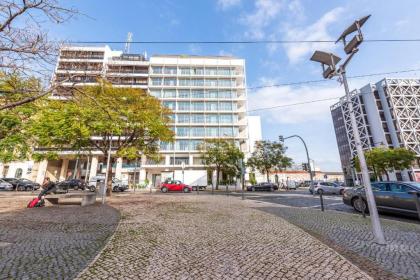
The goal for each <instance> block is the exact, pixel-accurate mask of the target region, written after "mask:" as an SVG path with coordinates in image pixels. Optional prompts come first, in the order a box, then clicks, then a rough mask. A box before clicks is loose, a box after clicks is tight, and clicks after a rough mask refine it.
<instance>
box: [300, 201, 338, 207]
mask: <svg viewBox="0 0 420 280" xmlns="http://www.w3.org/2000/svg"><path fill="white" fill-rule="evenodd" d="M335 205H344V204H343V203H342V202H341V203H331V204H325V205H324V207H326V206H335ZM317 207H321V205H314V206H305V207H301V208H317Z"/></svg>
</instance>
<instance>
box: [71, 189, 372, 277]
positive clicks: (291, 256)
mask: <svg viewBox="0 0 420 280" xmlns="http://www.w3.org/2000/svg"><path fill="white" fill-rule="evenodd" d="M111 205H112V206H114V207H116V208H117V209H119V210H120V211H121V215H122V216H121V217H122V220H121V222H120V225H119V227H118V229H117V232H116V233H115V235H114V237H113V238H112V240H111V241H110V242H109V243H108V245H107V247H106V248H105V249H104V251H103V252H102V254H101V255H100V257H99V258H98V259H97V260H96V261H95V262H94V263H93V264H92V265H91V266H90V267H89V268H88V269H87V270H86V271H84V273H82V274H81V275H80V277H79V279H371V278H370V277H369V276H368V275H367V274H366V273H364V272H362V271H361V270H360V269H359V268H357V267H356V266H354V265H353V264H352V263H350V262H349V261H347V260H346V259H345V258H344V257H342V256H341V255H339V254H338V253H336V252H335V251H334V250H332V249H330V248H329V247H327V246H326V245H324V244H323V243H321V242H320V241H318V240H317V239H315V238H313V237H312V236H310V235H309V234H307V233H305V232H304V231H303V230H301V229H299V228H298V227H296V226H293V225H291V224H290V223H288V222H286V221H285V220H283V219H281V218H278V217H276V216H274V215H271V214H267V213H264V212H262V211H259V210H255V209H252V208H251V207H250V205H248V202H242V201H240V200H239V199H237V198H234V197H232V196H231V197H223V196H211V195H204V194H200V195H196V194H186V195H185V194H166V195H162V194H153V195H140V196H139V195H136V196H124V197H115V198H113V199H112V203H111ZM314 260H316V261H314Z"/></svg>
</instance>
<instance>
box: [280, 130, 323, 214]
mask: <svg viewBox="0 0 420 280" xmlns="http://www.w3.org/2000/svg"><path fill="white" fill-rule="evenodd" d="M293 137H296V138H299V139H300V141H302V143H303V146H304V147H305V151H306V159H307V160H308V171H309V176H310V178H311V187H313V186H314V175H313V173H312V167H311V159H310V157H309V152H308V147H307V146H306V143H305V141H304V140H303V138H302V137H300V136H299V135H292V136H289V137H284V136H282V135H280V136H279V141H280V142H282V143H283V142H284V140H286V139H289V138H293ZM320 199H321V210H322V211H324V206H323V205H324V203H323V202H322V196H320Z"/></svg>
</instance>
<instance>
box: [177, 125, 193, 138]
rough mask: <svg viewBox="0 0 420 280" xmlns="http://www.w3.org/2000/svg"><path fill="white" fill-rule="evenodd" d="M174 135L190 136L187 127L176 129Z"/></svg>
mask: <svg viewBox="0 0 420 280" xmlns="http://www.w3.org/2000/svg"><path fill="white" fill-rule="evenodd" d="M176 135H177V136H190V128H189V127H183V126H180V127H177V128H176Z"/></svg>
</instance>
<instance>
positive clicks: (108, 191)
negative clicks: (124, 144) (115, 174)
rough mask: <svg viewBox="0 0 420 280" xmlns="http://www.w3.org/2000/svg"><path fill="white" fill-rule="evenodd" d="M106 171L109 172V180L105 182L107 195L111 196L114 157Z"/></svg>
mask: <svg viewBox="0 0 420 280" xmlns="http://www.w3.org/2000/svg"><path fill="white" fill-rule="evenodd" d="M107 156H108V155H107ZM106 172H107V173H108V180H107V181H106V182H105V184H106V196H111V195H112V157H111V160H110V162H109V165H107V166H106Z"/></svg>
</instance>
